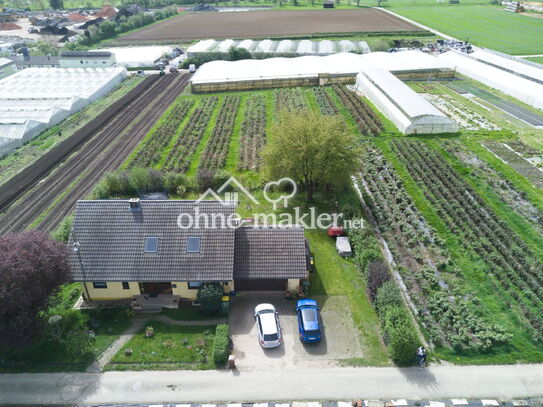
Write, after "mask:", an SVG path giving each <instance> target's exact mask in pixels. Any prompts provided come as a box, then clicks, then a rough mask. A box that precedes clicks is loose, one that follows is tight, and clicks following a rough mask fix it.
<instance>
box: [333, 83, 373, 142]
mask: <svg viewBox="0 0 543 407" xmlns="http://www.w3.org/2000/svg"><path fill="white" fill-rule="evenodd" d="M333 89H334V91H335V92H336V94H337V95H338V96H339V98H340V99H341V103H343V105H344V106H345V107H346V108H347V110H348V111H349V113H350V114H351V116H352V117H353V119H354V120H355V122H356V124H357V125H358V128H359V129H360V132H361V133H362V134H363V135H365V136H369V135H372V136H378V135H379V134H380V133H381V131H383V123H382V122H381V119H379V116H377V114H376V113H375V112H374V111H373V109H372V108H371V106H370V105H368V104H367V103H365V102H364V101H363V100H362V98H360V97H359V96H358V95H357V94H356V93H354V92H352V91H350V90H348V89H347V88H346V87H345V86H340V85H334V86H333Z"/></svg>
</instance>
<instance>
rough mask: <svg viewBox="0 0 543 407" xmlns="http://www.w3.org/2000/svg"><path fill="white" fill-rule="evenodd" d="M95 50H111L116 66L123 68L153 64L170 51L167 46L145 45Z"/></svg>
mask: <svg viewBox="0 0 543 407" xmlns="http://www.w3.org/2000/svg"><path fill="white" fill-rule="evenodd" d="M97 51H106V52H111V53H112V54H114V55H115V61H116V65H117V66H124V67H125V68H140V67H148V66H154V64H155V62H156V61H157V60H159V59H160V58H161V57H162V55H164V54H167V53H169V52H171V51H172V47H169V46H145V47H113V48H102V49H99V50H97Z"/></svg>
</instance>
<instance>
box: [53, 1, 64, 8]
mask: <svg viewBox="0 0 543 407" xmlns="http://www.w3.org/2000/svg"><path fill="white" fill-rule="evenodd" d="M49 6H50V7H51V8H52V9H53V10H61V9H63V8H64V2H63V1H62V0H49Z"/></svg>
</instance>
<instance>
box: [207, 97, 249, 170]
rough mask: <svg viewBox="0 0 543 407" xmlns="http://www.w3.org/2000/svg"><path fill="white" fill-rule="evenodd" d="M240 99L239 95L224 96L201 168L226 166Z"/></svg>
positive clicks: (213, 168) (209, 168)
mask: <svg viewBox="0 0 543 407" xmlns="http://www.w3.org/2000/svg"><path fill="white" fill-rule="evenodd" d="M240 101H241V97H240V96H238V95H231V96H226V97H225V98H224V100H223V102H222V105H221V108H220V110H219V114H218V115H217V119H216V120H215V126H214V127H213V132H212V133H211V137H210V139H209V140H208V142H207V145H206V147H205V149H204V152H203V154H202V157H201V158H200V164H199V166H198V168H199V169H207V170H217V169H219V168H222V167H223V166H224V163H225V161H226V156H227V155H228V148H229V146H230V139H231V138H232V133H233V132H234V124H235V121H236V116H237V114H238V110H239V105H240Z"/></svg>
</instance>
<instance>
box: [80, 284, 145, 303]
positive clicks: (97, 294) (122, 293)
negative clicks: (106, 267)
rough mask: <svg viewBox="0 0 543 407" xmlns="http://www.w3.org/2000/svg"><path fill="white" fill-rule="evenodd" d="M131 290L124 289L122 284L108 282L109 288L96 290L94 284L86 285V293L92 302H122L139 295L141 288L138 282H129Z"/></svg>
mask: <svg viewBox="0 0 543 407" xmlns="http://www.w3.org/2000/svg"><path fill="white" fill-rule="evenodd" d="M128 284H129V286H130V289H129V290H125V289H123V283H121V282H108V283H107V288H94V287H93V286H92V283H85V288H86V293H88V295H89V297H90V298H89V299H90V300H97V301H98V300H122V299H126V298H131V297H132V296H134V295H139V294H141V293H140V286H139V284H138V283H137V282H129V283H128Z"/></svg>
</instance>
